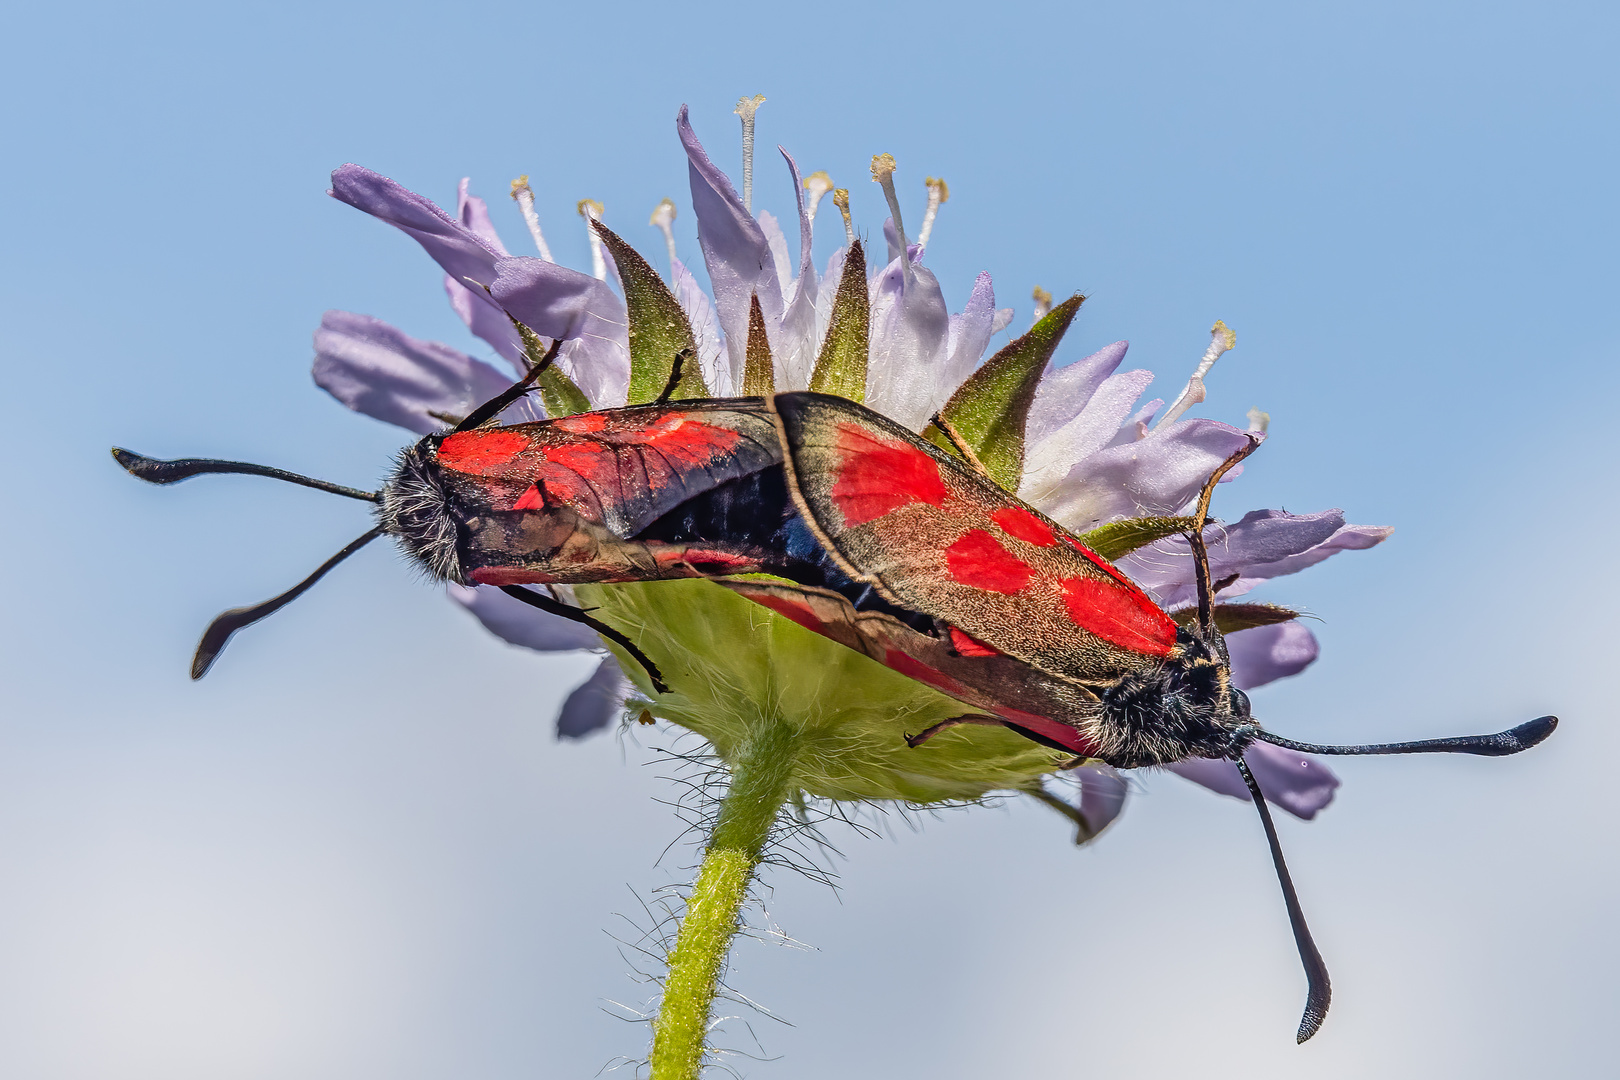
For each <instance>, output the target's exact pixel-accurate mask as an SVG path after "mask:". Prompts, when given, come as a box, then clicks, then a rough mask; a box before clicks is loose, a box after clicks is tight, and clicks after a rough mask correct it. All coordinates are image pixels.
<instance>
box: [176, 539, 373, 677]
mask: <svg viewBox="0 0 1620 1080" xmlns="http://www.w3.org/2000/svg"><path fill="white" fill-rule="evenodd" d="M381 535H382V529H381V528H380V527H379V528H375V529H372V530H371V531H370V532H367V533H366V534H365V535H363V536H360V537H357V538H356V539H354V540H352V541H350V542H349V544H348V546H346V547H345V548H344V549H343V550H342V551H340V552H338V553H337V554H336V555H334V556H332V557H331V558H330V559H327V560H326V561H325V562H323V563H321V565H320V566H319V567H317V568H316V570H315V572H314V573H313V574H311V575H309V577H307V578H305V579H304V580H303V581H300V582H299V583H298V584H297V585H294V586H293V587H292V588H290V589H288V590H287V591H286V592H284V593H282V594H281V595H280V596H278V597H275V598H274V599H272V600H266V601H265V602H264V603H262V604H255V605H254V606H253V607H245V608H232V609H231V610H229V611H227V612H225V613H224V614H223V615H221V616H220V617H219V618H217V619H215V620H214V621H213V622H211V623H209V624H208V629H207V630H204V631H203V636H202V640H201V641H199V642H198V643H197V654H196V655H195V656H193V657H192V658H191V677H192V678H193V679H200V678H202V677H203V676H204V675H206V674H208V669H209V668H210V667H212V666H213V664H214V661H215V660H216V659H217V658H218V657H219V654H220V652H221V651H223V650H224V648H225V643H226V642H228V641H229V640H230V639H231V635H232V634H234V633H236V632H237V631H238V630H240V629H242V628H243V627H246V626H252V625H253V624H254V623H256V622H258V621H259V620H260V619H264V618H268V617H269V616H271V615H274V614H275V613H276V612H278V611H280V610H281V609H282V608H284V607H286V606H287V605H288V604H290V603H292V602H293V601H294V600H296V599H298V598H299V597H300V596H303V595H304V594H305V593H306V592H308V591H309V589H310V586H312V585H314V584H315V583H316V582H317V581H319V580H321V578H323V577H325V576H326V572H327V571H328V570H330V569H332V567H334V566H336V565H337V564H338V563H340V562H342V561H343V560H344V559H347V558H348V557H349V556H350V555H353V554H354V553H355V552H357V551H359V550H360V549H361V548H363V547H365V546H366V545H367V544H369V543H371V542H372V541H373V540H375V539H377V537H379V536H381Z"/></svg>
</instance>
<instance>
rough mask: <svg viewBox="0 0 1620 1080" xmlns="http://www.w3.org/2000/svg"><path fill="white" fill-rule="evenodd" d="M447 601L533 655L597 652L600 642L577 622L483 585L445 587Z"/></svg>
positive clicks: (594, 634)
mask: <svg viewBox="0 0 1620 1080" xmlns="http://www.w3.org/2000/svg"><path fill="white" fill-rule="evenodd" d="M445 591H446V592H447V593H448V594H449V596H450V599H452V600H454V601H455V602H456V603H458V604H460V605H461V606H462V607H464V608H466V609H467V610H468V611H470V612H472V613H473V615H474V616H476V617H477V619H478V621H479V622H481V623H483V624H484V629H486V630H488V631H489V632H490V633H492V634H494V635H495V636H496V637H498V638H501V639H502V640H503V641H508V642H511V643H512V644H513V645H521V646H523V647H524V648H525V649H534V650H536V651H537V652H572V651H574V650H577V649H600V648H601V647H602V639H601V638H600V637H598V636H597V635H596V631H594V630H592V629H591V628H590V627H588V626H584V625H582V624H581V623H577V622H573V621H571V620H568V619H565V618H563V617H562V616H560V615H551V614H548V613H546V612H544V611H539V610H536V609H535V608H532V607H530V606H529V605H528V604H525V603H524V602H523V601H521V600H516V599H513V598H512V597H510V596H507V595H506V594H505V593H503V592H501V590H499V589H496V588H491V587H489V586H487V585H482V586H477V587H473V588H469V587H467V586H465V585H448V586H446V587H445Z"/></svg>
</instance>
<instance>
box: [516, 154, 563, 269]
mask: <svg viewBox="0 0 1620 1080" xmlns="http://www.w3.org/2000/svg"><path fill="white" fill-rule="evenodd" d="M512 198H513V200H514V201H516V202H517V204H518V210H519V211H521V212H522V214H523V224H525V225H527V226H528V227H529V235H530V236H532V237H534V246H535V247H536V248H537V249H539V251H540V257H541V258H542V259H544V260H546V262H553V261H555V260H553V259H552V257H551V249H550V248H549V247H547V246H546V238H545V236H544V235H542V234H541V232H540V215H539V214H537V213H535V212H534V190H533V189H532V188H530V187H529V174H528V173H524V174H523V175H522V176H520V177H518V178H517V179H516V180H514V181H512Z"/></svg>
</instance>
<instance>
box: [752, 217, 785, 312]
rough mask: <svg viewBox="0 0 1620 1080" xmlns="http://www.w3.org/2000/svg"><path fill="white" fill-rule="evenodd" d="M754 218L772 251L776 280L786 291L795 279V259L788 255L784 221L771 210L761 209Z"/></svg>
mask: <svg viewBox="0 0 1620 1080" xmlns="http://www.w3.org/2000/svg"><path fill="white" fill-rule="evenodd" d="M754 218H755V220H757V221H758V222H759V231H760V232H762V233H764V234H765V246H766V247H767V248H769V249H770V252H771V266H772V267H773V268H775V270H776V282H777V284H778V285H780V286H781V287H782V290H783V291H784V292H786V291H787V284H788V282H790V281H792V280H793V260H792V259H791V258H790V257H789V256H788V246H787V236H786V235H785V234H784V233H783V232H782V223H781V222H780V221H777V220H776V215H775V214H773V213H771V212H770V211H769V210H761V211H760V212H759V213H757V214H755V215H754Z"/></svg>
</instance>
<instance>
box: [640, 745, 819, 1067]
mask: <svg viewBox="0 0 1620 1080" xmlns="http://www.w3.org/2000/svg"><path fill="white" fill-rule="evenodd" d="M792 776H793V736H792V732H791V731H790V730H789V729H788V727H787V726H786V725H784V724H780V723H775V724H762V725H761V726H760V728H759V729H758V731H757V734H756V735H755V736H754V738H753V740H752V741H751V742H750V743H749V744H748V745H746V746H744V747H743V748H742V752H741V753H740V754H738V755H737V757H736V759H735V760H734V761H733V763H732V766H731V788H730V790H729V791H727V793H726V797H725V799H724V800H723V801H722V802H721V803H720V813H719V815H718V816H717V817H716V819H715V824H714V831H713V832H712V833H711V834H710V836H709V846H708V848H707V849H706V850H705V851H704V853H703V863H702V865H701V866H700V867H699V868H698V876H697V881H696V882H695V883H693V885H692V894H691V896H690V897H688V899H687V902H686V914H685V916H684V917H683V918H682V919H681V927H680V930H679V931H678V932H677V933H676V935H675V948H674V949H673V950H671V952H670V954H669V972H668V974H667V975H666V977H665V980H664V1000H663V1004H662V1005H661V1006H660V1007H659V1011H658V1019H657V1020H655V1021H654V1022H653V1044H652V1055H651V1058H650V1063H651V1065H652V1080H697V1075H698V1073H699V1072H700V1071H701V1070H702V1068H703V1053H704V1049H705V1047H704V1043H705V1040H706V1038H707V1036H708V1027H709V1013H710V1010H711V1009H712V1008H713V1006H714V993H715V990H716V988H717V987H718V986H719V983H720V972H721V969H722V968H723V967H724V965H725V960H726V953H727V952H728V951H729V950H730V948H731V939H732V938H733V937H735V936H736V934H737V929H738V926H739V921H738V914H739V912H740V911H741V910H742V904H743V899H744V898H745V897H746V896H747V893H748V885H749V883H750V882H751V881H752V880H753V877H754V867H755V866H756V865H757V864H758V862H759V857H760V852H761V850H762V849H763V848H764V846H765V841H766V838H767V837H769V835H770V831H771V825H772V824H773V823H774V822H775V821H776V813H777V811H778V810H780V809H781V808H782V804H783V803H784V802H785V801H787V797H788V794H789V791H790V786H789V781H790V780H791V779H792Z"/></svg>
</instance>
